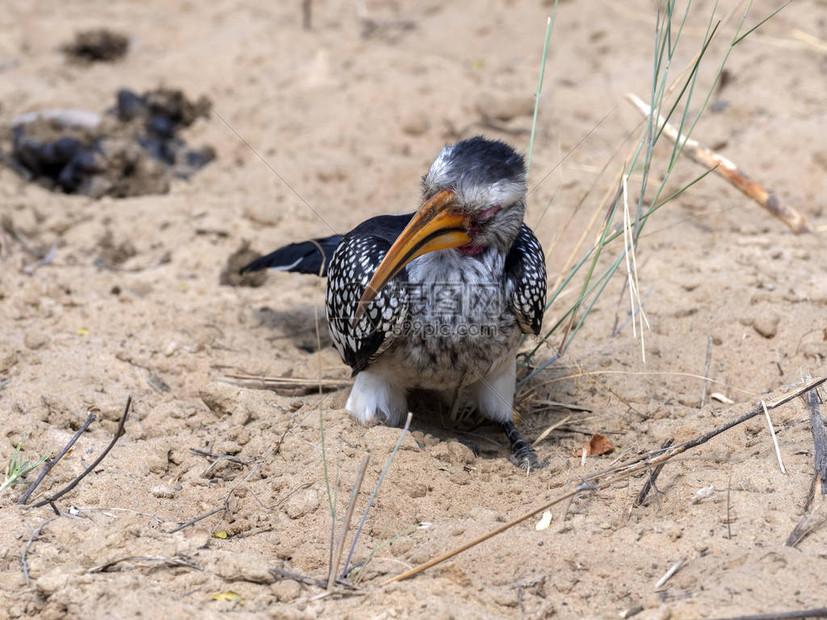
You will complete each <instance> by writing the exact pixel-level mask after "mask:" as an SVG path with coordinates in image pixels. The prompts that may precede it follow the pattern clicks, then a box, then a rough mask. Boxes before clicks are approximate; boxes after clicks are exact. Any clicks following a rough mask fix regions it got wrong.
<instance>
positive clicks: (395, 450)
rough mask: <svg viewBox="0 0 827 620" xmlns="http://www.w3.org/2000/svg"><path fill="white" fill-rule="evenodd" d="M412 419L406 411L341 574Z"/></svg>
mask: <svg viewBox="0 0 827 620" xmlns="http://www.w3.org/2000/svg"><path fill="white" fill-rule="evenodd" d="M412 419H413V413H411V412H410V411H409V412H408V418H407V419H406V420H405V426H404V428H403V429H402V432H401V433H400V434H399V439H398V440H397V441H396V445H395V446H394V447H393V450H392V451H391V453H390V456H389V457H388V462H387V463H385V469H383V470H382V473H381V474H380V475H379V479H378V480H377V481H376V486H375V487H374V488H373V493H371V495H370V499H369V500H368V505H367V506H365V512H364V514H363V515H362V519H361V520H360V521H359V526H358V527H357V528H356V534H354V536H353V543H352V544H351V545H350V551H348V553H347V558H345V568H344V570H343V571H342V575H343V576H344V575H347V573H348V568H349V567H350V560H351V559H352V558H353V552H354V551H355V550H356V543H357V542H358V541H359V535H360V534H361V533H362V528H363V527H364V526H365V521H367V518H368V512H370V507H371V506H373V500H375V499H376V495H377V494H378V493H379V488H380V487H381V486H382V482H384V480H385V475H386V474H387V473H388V470H389V469H390V468H391V463H393V457H395V456H396V453H397V451H398V450H399V446H401V445H402V440H403V439H405V435H406V434H407V433H408V430H409V429H410V428H411V420H412Z"/></svg>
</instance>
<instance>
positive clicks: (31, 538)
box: [20, 517, 58, 586]
mask: <svg viewBox="0 0 827 620" xmlns="http://www.w3.org/2000/svg"><path fill="white" fill-rule="evenodd" d="M57 518H58V517H51V518H50V519H46V520H45V521H44V522H43V523H41V524H40V525H39V526H37V528H35V529H33V530H32V533H31V534H30V535H29V540H28V541H26V544H25V545H23V552H22V553H21V554H20V565H21V566H22V567H23V577H24V578H25V580H26V585H27V586H29V585H31V580H30V579H29V563H28V562H27V561H26V556H27V555H28V553H29V548H30V547H31V546H32V543H33V542H34V539H35V537H37V535H38V534H40V532H42V531H43V528H45V527H46V526H47V525H49V524H50V523H51V522H52V521H54V520H55V519H57Z"/></svg>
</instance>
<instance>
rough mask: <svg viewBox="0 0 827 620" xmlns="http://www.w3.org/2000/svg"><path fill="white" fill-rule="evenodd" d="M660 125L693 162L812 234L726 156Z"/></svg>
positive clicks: (642, 106) (645, 109)
mask: <svg viewBox="0 0 827 620" xmlns="http://www.w3.org/2000/svg"><path fill="white" fill-rule="evenodd" d="M626 97H627V98H628V99H629V101H631V102H632V103H633V104H634V106H635V107H636V108H637V109H638V110H639V111H640V112H641V113H642V114H643V115H644V116H649V115H650V114H651V113H652V109H651V107H650V106H649V105H647V104H646V103H645V102H644V101H642V100H641V99H640V98H639V97H637V96H636V95H634V94H632V93H629V94H628V95H626ZM658 125H659V126H661V127H663V134H664V135H665V136H667V137H668V138H669V139H670V140H672V141H673V142H679V143H680V144H682V145H683V149H682V152H683V153H685V154H686V155H687V157H689V158H690V159H691V160H692V161H694V162H696V163H698V164H700V165H702V166H706V167H707V168H711V169H713V170H715V172H716V173H717V174H718V175H720V176H722V177H724V178H725V179H726V180H727V181H729V182H730V183H731V184H732V185H733V186H735V187H736V188H737V189H739V190H741V192H743V193H744V194H746V195H747V196H749V197H750V198H752V199H753V200H754V201H755V202H757V203H758V204H759V205H761V206H762V207H764V208H765V209H766V210H767V211H769V212H770V213H771V214H772V215H774V216H775V217H777V218H778V219H780V220H781V221H783V222H784V223H785V224H786V225H787V226H789V228H790V230H792V231H793V232H795V233H803V232H812V231H813V229H812V227H811V226H810V224H809V223H808V222H807V219H806V218H805V217H804V216H803V215H801V214H800V213H799V212H798V211H796V210H795V209H793V208H792V207H789V206H787V205H785V204H783V203H782V202H781V199H780V198H779V197H778V195H777V194H774V193H773V192H771V191H769V190H767V189H765V188H764V187H763V186H762V185H761V184H760V183H758V182H757V181H753V180H752V179H750V178H749V177H748V176H747V175H746V174H745V173H744V172H743V171H742V170H741V169H739V168H738V166H736V165H735V164H734V163H732V162H731V161H730V160H729V159H727V158H726V157H724V156H723V155H719V154H718V153H716V152H714V151H713V150H711V149H710V148H709V147H707V146H704V145H703V144H701V143H700V142H698V141H697V140H694V139H692V138H689V137H687V136H684V135H681V134H680V133H679V132H678V130H677V129H675V127H673V126H672V125H670V124H669V123H667V122H666V119H664V118H663V117H662V116H660V115H658Z"/></svg>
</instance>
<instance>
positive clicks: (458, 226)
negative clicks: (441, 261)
mask: <svg viewBox="0 0 827 620" xmlns="http://www.w3.org/2000/svg"><path fill="white" fill-rule="evenodd" d="M422 187H423V192H422V203H421V205H420V206H419V208H418V209H417V211H416V213H415V214H414V216H413V219H411V221H410V223H409V224H408V225H407V226H406V227H405V229H404V230H403V231H402V233H401V234H400V235H399V237H397V239H396V241H395V242H394V244H393V245H392V246H391V248H390V250H388V253H387V254H386V255H385V258H384V259H383V260H382V262H381V263H380V265H379V267H378V268H377V269H376V272H375V273H374V275H373V278H372V279H371V281H370V283H369V284H368V286H367V288H366V289H365V292H364V295H362V299H361V300H360V302H359V308H358V310H357V315H358V314H361V311H362V309H363V308H364V306H365V305H366V304H367V303H368V302H370V301H372V300H373V298H374V297H375V296H376V294H377V293H378V292H379V291H380V290H381V289H382V288H383V287H384V286H385V285H386V284H387V283H388V282H389V281H390V280H391V279H392V278H393V277H394V276H395V275H396V274H397V273H399V271H400V270H401V269H402V268H403V267H405V265H407V264H408V263H409V262H411V261H412V260H414V259H415V258H417V257H419V256H422V255H423V254H427V253H428V252H434V251H436V250H447V249H452V248H453V251H456V252H459V253H461V254H465V255H470V256H473V255H476V254H480V253H482V252H484V251H486V250H487V249H489V248H494V249H495V250H496V251H499V252H501V253H503V254H505V253H506V252H507V251H508V249H509V248H510V247H511V245H512V243H514V239H516V237H517V234H518V233H519V232H520V227H521V226H522V223H523V216H524V215H525V194H526V178H525V162H524V160H523V156H522V155H520V154H519V153H517V152H516V151H515V150H514V149H512V148H511V147H510V146H508V145H507V144H505V143H504V142H500V141H498V140H487V139H485V138H482V137H476V138H471V139H470V140H463V141H461V142H457V143H456V144H453V145H451V146H446V147H445V148H443V149H442V151H441V152H440V154H439V155H438V156H437V158H436V159H435V160H434V163H433V164H431V168H430V170H428V173H427V174H426V175H425V176H424V177H423V179H422Z"/></svg>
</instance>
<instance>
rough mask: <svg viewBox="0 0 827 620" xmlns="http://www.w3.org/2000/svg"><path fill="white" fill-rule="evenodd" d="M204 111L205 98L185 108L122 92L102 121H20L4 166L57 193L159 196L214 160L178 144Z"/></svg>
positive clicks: (206, 150) (176, 97) (80, 117)
mask: <svg viewBox="0 0 827 620" xmlns="http://www.w3.org/2000/svg"><path fill="white" fill-rule="evenodd" d="M209 110H210V103H209V100H207V99H206V98H205V97H201V98H200V99H198V100H197V101H190V100H189V99H187V97H186V96H185V95H184V94H183V93H182V92H181V91H179V90H168V89H163V88H160V89H157V90H153V91H149V92H146V93H144V94H143V95H137V94H135V93H134V92H132V91H130V90H127V89H122V90H120V91H119V92H118V95H117V103H116V106H115V108H113V109H112V110H110V111H109V112H108V113H107V114H106V115H104V116H103V117H96V116H95V115H94V114H90V113H87V112H79V111H77V110H51V111H47V112H42V113H35V114H27V115H24V116H23V117H20V118H18V120H17V121H16V122H15V123H14V124H13V126H12V131H11V153H10V156H9V157H7V159H8V160H9V161H10V163H11V165H12V167H14V168H15V169H16V170H17V171H18V172H19V173H20V174H22V175H23V176H25V177H27V178H29V179H31V180H34V181H36V182H39V183H42V184H43V185H45V186H46V187H48V188H50V189H53V190H55V191H63V192H66V193H69V194H73V193H77V194H84V195H87V196H91V197H93V198H100V197H101V196H114V197H118V198H120V197H127V196H140V195H145V194H164V193H166V192H168V191H169V186H170V180H171V179H172V177H179V178H189V177H190V176H192V175H193V174H194V173H195V172H197V171H198V170H199V169H201V168H203V167H204V166H205V165H207V164H208V163H209V162H211V161H212V160H213V159H215V150H214V149H213V148H212V147H211V146H205V147H202V148H198V149H192V148H190V147H189V146H188V145H187V143H186V142H185V141H184V140H183V139H182V138H180V137H179V136H178V133H179V131H180V130H181V129H182V128H184V127H188V126H190V125H191V124H192V123H194V122H195V121H196V119H198V118H200V117H208V115H209Z"/></svg>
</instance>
